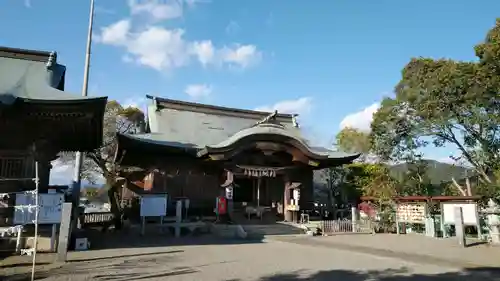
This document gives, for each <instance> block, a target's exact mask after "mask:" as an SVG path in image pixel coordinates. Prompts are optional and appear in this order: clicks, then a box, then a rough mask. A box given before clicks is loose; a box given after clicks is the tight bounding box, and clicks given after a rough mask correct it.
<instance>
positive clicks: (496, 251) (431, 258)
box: [274, 234, 500, 268]
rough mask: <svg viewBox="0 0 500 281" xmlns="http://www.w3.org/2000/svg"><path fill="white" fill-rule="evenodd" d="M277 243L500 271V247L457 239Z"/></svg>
mask: <svg viewBox="0 0 500 281" xmlns="http://www.w3.org/2000/svg"><path fill="white" fill-rule="evenodd" d="M274 239H277V240H281V241H287V242H291V243H295V244H302V245H310V246H316V247H329V248H334V249H342V250H349V251H356V252H363V253H371V254H374V255H378V256H385V257H393V258H401V259H405V260H408V261H414V262H424V263H434V264H440V265H443V266H457V267H469V268H470V267H500V247H499V246H491V245H489V244H480V245H477V244H475V245H474V244H473V243H474V242H472V241H470V242H469V245H470V246H469V247H466V248H464V247H462V246H459V245H458V242H457V240H456V238H447V239H441V238H429V237H425V236H422V235H416V234H415V235H395V234H376V235H361V234H360V235H337V236H328V237H307V236H300V237H291V236H288V237H286V236H282V237H276V238H274Z"/></svg>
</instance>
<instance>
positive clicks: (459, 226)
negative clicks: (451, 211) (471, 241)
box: [455, 207, 467, 247]
mask: <svg viewBox="0 0 500 281" xmlns="http://www.w3.org/2000/svg"><path fill="white" fill-rule="evenodd" d="M455 232H456V236H457V239H458V244H459V245H460V246H462V247H465V246H467V245H466V241H465V227H464V215H463V210H462V207H455Z"/></svg>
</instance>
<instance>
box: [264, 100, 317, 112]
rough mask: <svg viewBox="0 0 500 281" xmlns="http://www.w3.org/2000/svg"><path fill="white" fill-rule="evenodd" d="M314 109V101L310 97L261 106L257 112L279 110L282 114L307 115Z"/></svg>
mask: <svg viewBox="0 0 500 281" xmlns="http://www.w3.org/2000/svg"><path fill="white" fill-rule="evenodd" d="M311 108H312V99H311V98H310V97H302V98H299V99H296V100H284V101H280V102H277V103H275V104H274V105H264V106H259V107H257V108H256V109H255V110H257V111H265V112H273V111H275V110H277V111H278V112H280V113H289V114H306V113H308V112H309V111H310V110H311Z"/></svg>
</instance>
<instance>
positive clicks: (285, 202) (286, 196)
mask: <svg viewBox="0 0 500 281" xmlns="http://www.w3.org/2000/svg"><path fill="white" fill-rule="evenodd" d="M284 180H285V194H284V196H283V215H284V218H285V221H287V222H291V221H292V219H293V214H292V212H291V211H289V210H288V205H290V186H291V185H292V182H291V181H289V180H288V177H285V178H284Z"/></svg>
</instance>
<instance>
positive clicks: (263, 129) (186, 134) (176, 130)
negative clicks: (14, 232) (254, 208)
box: [130, 99, 358, 159]
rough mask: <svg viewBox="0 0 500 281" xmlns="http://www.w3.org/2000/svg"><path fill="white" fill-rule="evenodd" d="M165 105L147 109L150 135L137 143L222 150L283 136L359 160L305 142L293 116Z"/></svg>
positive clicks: (314, 149)
mask: <svg viewBox="0 0 500 281" xmlns="http://www.w3.org/2000/svg"><path fill="white" fill-rule="evenodd" d="M162 102H163V105H162V106H158V104H154V103H153V104H152V105H150V106H149V107H148V117H149V124H150V129H151V132H152V133H150V134H136V135H131V136H130V137H131V138H133V139H136V140H140V141H144V142H149V143H153V144H158V145H165V146H170V147H176V148H186V149H193V148H194V149H198V150H200V152H202V151H201V150H203V149H204V148H207V147H208V148H221V147H226V146H229V145H231V144H233V143H235V142H237V141H238V140H240V139H242V138H245V137H248V136H251V135H273V134H274V135H280V136H284V137H287V138H290V139H294V140H296V141H298V142H299V143H301V144H302V145H303V146H304V147H306V148H307V149H308V150H309V151H310V152H311V153H313V154H315V155H317V156H319V157H322V158H323V157H326V158H328V159H347V158H356V156H357V155H358V154H352V153H344V152H337V151H332V150H329V149H326V148H323V147H313V146H309V145H308V144H307V141H305V140H304V138H303V136H302V134H301V131H300V129H299V128H298V127H296V126H294V124H293V120H292V117H293V115H291V114H289V115H280V116H279V120H280V121H279V122H278V123H279V124H280V125H272V124H261V125H258V126H256V125H255V124H256V122H257V121H259V120H261V119H262V117H263V116H264V117H265V116H266V114H267V113H262V112H255V111H250V110H238V109H232V108H224V107H216V106H207V105H196V104H192V103H185V102H179V101H172V100H165V99H163V100H162Z"/></svg>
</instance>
